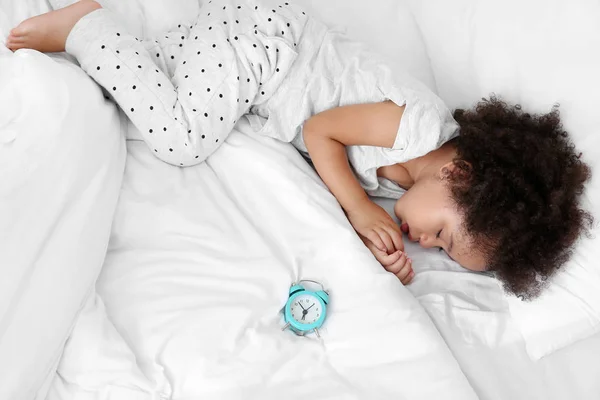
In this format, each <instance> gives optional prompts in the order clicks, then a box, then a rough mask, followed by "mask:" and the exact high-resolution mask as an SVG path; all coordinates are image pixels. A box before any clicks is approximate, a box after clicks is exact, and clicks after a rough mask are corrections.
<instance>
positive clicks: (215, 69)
mask: <svg viewBox="0 0 600 400" xmlns="http://www.w3.org/2000/svg"><path fill="white" fill-rule="evenodd" d="M66 50H67V52H68V53H70V54H72V55H73V56H75V57H76V58H77V60H78V62H79V64H80V65H81V67H82V68H83V69H84V71H85V72H86V73H88V75H90V76H91V77H92V78H93V79H94V80H95V81H96V82H98V83H99V84H100V85H101V86H103V87H104V89H105V90H106V91H107V92H108V93H110V94H111V96H112V97H113V98H114V100H115V101H116V102H117V104H118V105H119V106H120V107H121V109H122V110H123V111H124V112H125V113H126V115H127V116H128V117H129V118H130V119H131V121H132V122H133V124H134V125H135V126H136V127H137V128H138V129H139V131H140V132H141V134H142V136H143V138H144V140H145V142H146V144H147V145H148V146H149V148H150V150H151V151H152V152H153V154H155V155H156V156H157V157H158V158H160V159H161V160H163V161H165V162H167V163H169V164H172V165H176V166H189V165H194V164H198V163H200V162H202V161H204V160H205V159H206V158H207V157H208V156H210V154H212V153H213V152H214V151H215V150H216V149H217V148H218V147H219V145H220V144H221V143H223V141H224V140H225V138H226V137H227V135H229V133H230V132H231V131H232V129H233V127H234V126H235V124H236V123H237V122H238V121H239V120H240V118H245V119H246V120H247V121H245V122H248V121H249V122H250V124H251V125H252V127H253V130H254V131H255V132H256V133H257V134H261V135H266V136H271V137H274V138H277V139H280V140H283V141H286V142H292V143H293V144H294V145H295V146H296V147H297V148H298V149H299V150H300V151H303V152H305V153H306V148H305V146H304V143H303V140H302V132H301V127H302V124H303V123H304V121H305V120H306V119H308V118H310V116H312V115H314V114H316V113H319V112H321V111H324V110H326V109H330V108H333V107H337V106H342V105H346V104H358V103H367V102H378V101H384V100H388V99H391V100H393V101H394V102H395V103H397V104H398V105H404V104H406V109H405V112H404V116H403V121H404V120H405V119H406V120H410V119H411V117H410V114H415V115H417V114H418V115H419V119H420V120H422V121H425V122H428V123H429V125H432V126H429V127H428V128H434V129H437V130H438V135H436V138H437V139H440V140H438V142H441V143H443V142H444V141H445V140H448V139H449V138H450V136H452V135H451V134H452V133H453V132H454V130H455V129H443V125H444V122H445V121H446V119H447V117H449V119H450V121H451V120H452V118H451V116H450V114H449V112H448V113H447V115H442V118H440V112H439V110H440V109H441V107H444V108H445V106H443V103H441V100H439V99H438V98H437V96H435V95H433V94H432V93H431V96H433V97H431V96H428V93H418V95H416V94H415V93H414V92H413V91H410V90H409V89H407V88H404V87H402V85H399V84H398V82H394V81H393V79H392V74H391V73H390V70H389V68H387V67H386V66H385V63H382V62H380V61H379V60H378V59H377V58H376V57H373V56H372V55H366V53H365V49H364V48H363V47H361V46H360V45H359V44H358V43H355V42H353V41H349V40H348V39H347V38H346V37H345V36H344V35H343V34H341V33H340V32H336V31H333V30H330V29H328V28H327V27H326V26H325V25H324V24H322V23H320V22H319V21H317V20H315V19H313V18H309V17H308V16H307V15H306V14H305V13H304V12H303V11H302V10H301V9H299V8H298V7H297V6H295V5H292V4H291V3H290V2H287V1H285V0H281V1H276V0H261V1H257V0H209V1H205V2H204V4H203V5H202V7H201V9H200V12H199V15H198V17H197V18H196V21H195V22H194V23H193V24H192V25H190V24H188V25H184V24H183V23H182V24H180V25H178V26H176V27H174V28H173V30H172V31H170V32H167V33H165V34H164V35H162V36H160V37H158V38H154V39H153V40H139V39H138V38H135V37H133V36H132V35H130V34H129V33H127V32H126V31H125V29H123V28H122V27H120V26H119V25H118V24H117V22H116V20H115V19H114V18H113V17H112V15H111V12H110V11H109V10H107V9H99V10H96V11H93V12H92V13H90V14H88V15H86V16H85V17H83V18H82V19H81V20H79V21H78V22H77V23H76V24H75V26H74V27H73V29H72V30H71V32H70V34H69V36H68V38H67V42H66ZM408 98H412V99H413V100H414V101H412V102H410V104H409V103H408V102H407V99H408ZM438 103H441V107H440V104H438ZM413 119H415V118H413ZM432 121H433V122H432ZM440 121H441V123H439V122H440ZM433 125H436V126H433ZM411 128H414V127H411V126H410V124H409V123H406V124H405V123H404V122H402V123H401V124H400V127H399V130H398V135H397V139H396V143H395V144H394V147H393V148H392V149H387V150H389V151H390V152H389V154H385V155H384V156H383V157H382V156H381V154H368V152H369V151H372V149H371V148H372V146H354V147H357V148H359V149H358V150H360V148H362V150H360V151H358V152H355V154H356V155H357V156H356V157H355V156H353V153H352V152H349V159H350V162H351V163H352V164H353V167H354V168H355V171H356V172H357V174H358V175H359V180H360V181H361V184H363V187H365V189H367V187H366V186H365V183H367V184H368V183H369V182H370V183H371V184H372V183H373V182H375V183H376V182H377V177H376V167H378V166H382V165H389V164H393V163H395V162H402V161H405V159H410V158H412V156H411V154H410V152H406V151H405V150H406V149H407V148H408V147H411V148H415V149H418V148H419V145H420V147H422V148H423V147H429V148H427V149H426V150H427V151H430V150H432V149H433V148H434V147H435V146H432V145H431V144H427V145H426V146H423V143H421V141H419V140H417V139H418V137H417V136H418V135H415V134H414V132H415V131H416V130H415V129H411ZM452 128H455V126H453V127H452ZM450 131H452V132H450ZM439 132H441V134H439ZM442 139H443V140H442ZM415 145H416V146H415ZM421 150H423V149H421ZM427 151H425V153H426V152H427ZM423 154H424V153H423ZM374 156H375V157H374ZM373 163H376V164H378V165H371V164H373ZM367 175H368V176H367ZM371 186H372V185H371Z"/></svg>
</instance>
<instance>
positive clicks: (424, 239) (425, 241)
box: [419, 233, 435, 249]
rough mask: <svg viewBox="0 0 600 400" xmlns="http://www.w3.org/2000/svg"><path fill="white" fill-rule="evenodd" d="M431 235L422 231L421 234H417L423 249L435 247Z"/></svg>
mask: <svg viewBox="0 0 600 400" xmlns="http://www.w3.org/2000/svg"><path fill="white" fill-rule="evenodd" d="M432 237H433V236H431V235H428V234H426V233H422V234H421V236H419V245H420V246H421V247H423V248H425V249H429V248H431V247H435V243H434V240H432Z"/></svg>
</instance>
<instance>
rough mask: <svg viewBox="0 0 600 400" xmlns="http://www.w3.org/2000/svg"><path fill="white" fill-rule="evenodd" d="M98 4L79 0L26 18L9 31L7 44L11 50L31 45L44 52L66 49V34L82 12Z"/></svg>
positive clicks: (98, 6) (81, 15) (90, 0)
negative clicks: (58, 8)
mask: <svg viewBox="0 0 600 400" xmlns="http://www.w3.org/2000/svg"><path fill="white" fill-rule="evenodd" d="M99 8H101V6H100V4H98V3H96V2H95V1H93V0H80V1H78V2H77V3H74V4H71V5H70V6H68V7H65V8H61V9H60V10H56V11H50V12H48V13H46V14H42V15H38V16H37V17H33V18H29V19H26V20H25V21H23V22H21V23H20V24H19V25H18V26H17V27H16V28H14V29H13V30H12V31H10V35H9V36H8V39H6V47H8V48H9V49H11V50H12V51H16V50H18V49H34V50H38V51H41V52H44V53H52V52H59V51H65V42H66V41H67V36H69V33H70V32H71V29H73V26H75V24H76V23H77V21H79V20H80V19H81V18H82V17H83V16H85V15H87V14H89V13H91V12H92V11H94V10H97V9H99Z"/></svg>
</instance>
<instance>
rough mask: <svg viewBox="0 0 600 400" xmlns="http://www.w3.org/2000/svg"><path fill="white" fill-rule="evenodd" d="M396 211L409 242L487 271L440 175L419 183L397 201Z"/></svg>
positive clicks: (478, 269) (474, 269)
mask: <svg viewBox="0 0 600 400" xmlns="http://www.w3.org/2000/svg"><path fill="white" fill-rule="evenodd" d="M394 212H395V213H396V216H398V218H399V219H400V221H401V224H402V225H401V229H402V231H403V232H404V233H406V234H408V238H409V240H411V241H414V242H419V244H420V245H421V246H422V247H424V248H430V247H439V248H441V249H443V250H444V251H445V252H446V253H447V254H448V256H450V258H452V259H453V260H454V261H456V262H458V263H459V264H460V265H462V266H463V267H465V268H467V269H469V270H472V271H485V267H486V263H485V259H484V257H483V255H482V254H481V252H479V251H478V250H477V248H476V247H475V246H474V245H473V244H472V242H471V241H470V238H469V237H468V236H467V235H465V234H464V230H463V229H462V216H461V215H460V214H459V213H458V211H457V210H456V208H455V205H454V203H453V202H452V200H451V197H450V189H449V188H448V185H447V183H446V181H445V180H443V179H441V178H440V177H439V176H432V177H431V178H427V179H422V180H419V181H417V182H416V183H415V184H414V185H413V186H412V187H411V188H410V189H409V190H407V191H406V193H404V195H402V197H400V199H399V200H398V201H397V202H396V205H395V206H394Z"/></svg>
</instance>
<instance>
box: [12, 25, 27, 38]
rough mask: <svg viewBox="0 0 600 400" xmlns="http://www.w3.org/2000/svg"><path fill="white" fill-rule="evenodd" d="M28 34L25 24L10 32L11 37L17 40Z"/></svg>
mask: <svg viewBox="0 0 600 400" xmlns="http://www.w3.org/2000/svg"><path fill="white" fill-rule="evenodd" d="M26 34H27V28H26V27H25V26H23V24H20V25H18V26H16V27H14V28H13V29H12V30H11V31H10V36H12V37H15V38H19V37H23V36H25V35H26Z"/></svg>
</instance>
